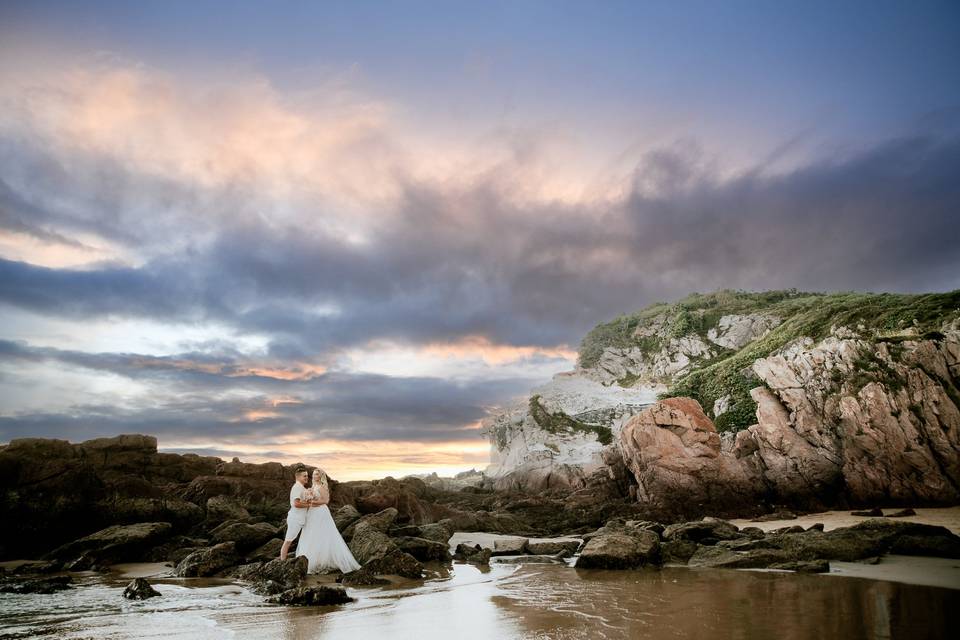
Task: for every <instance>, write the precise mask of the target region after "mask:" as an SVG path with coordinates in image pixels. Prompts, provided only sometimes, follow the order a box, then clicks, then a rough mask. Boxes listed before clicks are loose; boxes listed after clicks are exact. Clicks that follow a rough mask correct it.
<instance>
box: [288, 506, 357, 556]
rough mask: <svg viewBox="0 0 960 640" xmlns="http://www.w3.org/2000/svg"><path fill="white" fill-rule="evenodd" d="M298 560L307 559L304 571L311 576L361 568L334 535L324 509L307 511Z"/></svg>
mask: <svg viewBox="0 0 960 640" xmlns="http://www.w3.org/2000/svg"><path fill="white" fill-rule="evenodd" d="M300 556H306V557H307V563H308V564H307V571H308V572H310V573H314V572H320V571H327V570H328V569H339V570H340V571H342V572H344V573H348V572H350V571H355V570H357V569H359V568H360V565H359V564H358V563H357V561H356V560H355V559H354V557H353V554H352V553H350V547H348V546H347V543H346V542H344V541H343V536H341V535H340V532H339V531H337V525H336V524H335V523H334V522H333V516H331V515H330V509H329V508H328V507H327V505H321V506H319V507H310V509H309V510H308V511H307V524H306V525H305V526H304V527H303V531H302V532H301V533H300V542H298V543H297V557H300Z"/></svg>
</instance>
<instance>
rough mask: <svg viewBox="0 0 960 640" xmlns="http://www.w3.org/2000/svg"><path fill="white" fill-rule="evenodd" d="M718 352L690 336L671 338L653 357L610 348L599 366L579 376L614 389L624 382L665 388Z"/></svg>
mask: <svg viewBox="0 0 960 640" xmlns="http://www.w3.org/2000/svg"><path fill="white" fill-rule="evenodd" d="M715 355H716V351H715V350H714V349H713V348H711V347H710V345H709V344H707V343H706V342H705V341H704V340H703V338H701V337H700V336H698V335H696V334H690V335H688V336H684V337H682V338H670V339H669V340H667V342H666V343H665V344H664V346H663V347H662V348H661V349H660V351H658V352H657V353H655V354H653V355H644V353H643V351H641V350H640V349H638V348H636V347H634V348H630V349H617V348H614V347H607V348H606V349H604V350H603V353H602V354H601V355H600V359H599V360H598V361H597V364H596V366H594V367H592V368H590V369H581V370H580V372H579V373H580V375H582V376H584V377H587V378H590V379H592V380H596V381H597V382H599V383H601V384H604V385H613V384H615V383H616V382H617V381H619V380H623V379H624V378H634V379H635V380H636V381H637V382H639V383H640V384H643V385H645V386H650V385H657V384H663V381H665V380H669V379H671V378H673V377H676V376H678V375H682V374H684V373H686V372H687V371H688V370H689V369H690V366H691V365H692V364H694V361H695V359H704V360H705V359H709V358H712V357H714V356H715Z"/></svg>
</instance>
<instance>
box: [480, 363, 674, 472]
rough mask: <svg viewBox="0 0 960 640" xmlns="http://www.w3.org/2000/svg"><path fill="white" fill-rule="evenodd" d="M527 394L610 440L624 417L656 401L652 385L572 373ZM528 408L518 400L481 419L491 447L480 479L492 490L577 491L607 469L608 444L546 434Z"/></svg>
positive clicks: (591, 437)
mask: <svg viewBox="0 0 960 640" xmlns="http://www.w3.org/2000/svg"><path fill="white" fill-rule="evenodd" d="M531 395H539V396H540V404H541V405H542V406H543V407H544V409H546V410H547V411H548V412H550V413H551V414H557V413H558V412H561V411H562V412H563V413H565V414H567V415H568V416H571V417H573V418H575V419H577V420H579V421H581V422H585V423H588V424H599V425H602V426H604V427H607V428H609V429H611V432H612V435H613V438H614V439H615V438H616V435H617V434H618V433H619V430H620V427H621V426H622V425H623V423H624V422H625V421H626V420H628V419H629V418H630V416H632V415H633V414H634V413H636V412H638V411H639V410H640V409H642V408H643V407H645V406H647V405H649V404H650V403H652V402H654V401H655V400H656V390H655V389H654V388H653V387H640V388H632V389H625V388H623V387H620V386H619V385H613V386H604V385H603V384H600V383H599V382H597V381H595V380H591V379H590V378H586V377H584V376H581V375H578V374H577V373H573V372H572V373H563V374H558V375H557V376H554V379H553V380H552V381H551V382H549V383H547V384H545V385H543V386H541V387H538V388H536V389H534V390H533V391H532V393H531ZM529 409H530V405H529V401H524V402H520V403H518V404H517V405H515V406H513V407H511V408H509V409H508V410H507V411H504V412H503V413H500V414H498V415H496V416H494V417H492V418H489V419H487V420H485V421H484V429H485V431H486V433H487V434H488V435H489V437H490V445H491V446H490V459H491V464H490V466H489V467H487V469H486V471H485V475H486V477H487V478H491V479H493V480H494V482H495V485H496V486H497V487H498V488H505V489H506V488H512V489H525V490H537V489H543V488H550V487H571V488H580V487H582V486H584V484H585V483H586V481H587V478H588V477H589V476H591V475H592V474H594V473H595V472H597V471H605V470H606V469H607V468H608V462H609V456H610V453H611V450H612V449H613V448H612V445H603V444H601V443H600V442H599V441H598V439H597V435H596V434H595V433H591V432H583V431H569V432H558V433H552V432H550V431H547V430H545V429H543V428H541V426H540V425H538V424H537V423H536V421H535V420H534V419H533V416H532V415H531V414H530V410H529Z"/></svg>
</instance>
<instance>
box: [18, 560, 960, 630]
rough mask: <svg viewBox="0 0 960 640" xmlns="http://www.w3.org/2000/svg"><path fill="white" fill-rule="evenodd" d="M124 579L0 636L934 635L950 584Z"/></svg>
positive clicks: (759, 576)
mask: <svg viewBox="0 0 960 640" xmlns="http://www.w3.org/2000/svg"><path fill="white" fill-rule="evenodd" d="M127 580H128V579H127V578H124V577H123V576H122V575H116V574H115V575H113V576H96V575H93V574H90V575H88V576H86V577H84V578H83V579H82V580H81V581H80V584H79V586H78V587H77V588H75V589H72V590H69V591H64V592H61V593H56V594H52V595H46V596H37V595H13V594H3V595H0V638H15V637H16V638H25V637H47V638H54V637H55V638H91V637H96V638H131V637H133V638H158V639H161V638H162V639H167V638H267V639H277V640H281V639H282V640H309V639H314V638H323V639H334V640H335V639H349V640H361V639H362V638H378V637H384V638H415V639H417V640H430V639H433V638H436V639H443V640H449V639H450V638H458V639H460V638H465V639H469V638H484V639H486V638H535V639H540V638H558V639H574V638H703V639H710V638H723V639H724V640H726V639H728V638H733V639H738V638H742V639H751V638H776V639H777V640H799V639H808V638H817V639H819V638H844V639H847V638H851V639H855V638H911V639H913V638H943V637H950V636H948V630H949V629H951V628H953V629H956V628H957V627H958V624H960V590H951V589H941V588H936V587H922V586H915V585H904V584H896V583H892V582H879V581H873V580H863V579H857V578H837V577H831V576H816V575H796V574H790V573H780V572H755V571H752V572H747V571H724V570H701V571H697V570H691V569H687V568H679V567H677V568H671V567H667V568H664V569H661V570H655V569H651V570H646V571H624V572H615V571H587V570H577V569H573V568H570V567H568V566H565V565H542V564H527V565H504V564H494V565H493V566H491V567H490V568H489V569H484V570H481V569H479V568H477V567H475V566H471V565H461V564H457V565H455V566H454V569H453V570H452V571H448V572H443V571H441V572H439V573H438V574H437V577H435V578H432V579H430V580H426V581H425V582H423V583H413V584H412V585H411V583H409V582H407V583H403V584H398V585H392V586H389V587H384V588H370V589H351V590H350V593H351V595H353V596H354V597H356V598H357V601H356V602H353V603H351V604H347V605H344V606H343V607H340V608H336V607H330V608H302V609H300V608H284V607H278V606H271V605H266V604H264V602H263V600H262V599H261V598H260V597H258V596H255V595H253V594H251V593H250V592H248V591H246V590H244V589H242V588H239V587H237V586H235V585H230V584H227V583H224V582H221V581H211V580H183V579H179V580H178V579H174V578H159V577H158V578H156V579H155V580H153V581H152V582H153V583H154V584H155V586H156V587H157V589H158V590H159V591H160V592H161V593H162V594H163V597H162V598H155V599H152V600H148V601H145V602H127V601H124V600H123V599H122V598H121V597H120V591H121V590H122V588H123V586H124V584H125V582H126V581H127Z"/></svg>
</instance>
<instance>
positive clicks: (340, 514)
mask: <svg viewBox="0 0 960 640" xmlns="http://www.w3.org/2000/svg"><path fill="white" fill-rule="evenodd" d="M359 519H360V512H359V511H357V509H356V507H354V506H353V505H352V504H345V505H343V506H342V507H340V508H339V509H337V511H336V513H334V514H333V522H334V524H336V525H337V530H338V531H341V532H342V531H343V530H344V529H346V528H347V527H348V526H350V525H351V524H353V523H354V522H356V521H357V520H359Z"/></svg>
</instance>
